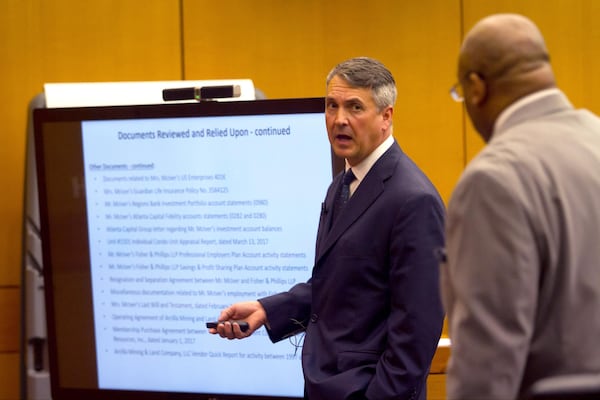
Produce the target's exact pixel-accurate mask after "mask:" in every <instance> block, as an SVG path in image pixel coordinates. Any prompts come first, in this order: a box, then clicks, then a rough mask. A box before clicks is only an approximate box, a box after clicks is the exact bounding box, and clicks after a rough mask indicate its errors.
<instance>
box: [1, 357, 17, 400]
mask: <svg viewBox="0 0 600 400" xmlns="http://www.w3.org/2000/svg"><path fill="white" fill-rule="evenodd" d="M19 393H20V389H19V354H18V353H0V399H3V400H17V399H20V398H21V397H20V394H19Z"/></svg>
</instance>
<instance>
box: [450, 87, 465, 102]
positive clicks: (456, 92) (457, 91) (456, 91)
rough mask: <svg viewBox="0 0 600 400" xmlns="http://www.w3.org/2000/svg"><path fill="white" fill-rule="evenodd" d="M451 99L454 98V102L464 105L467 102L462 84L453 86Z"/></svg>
mask: <svg viewBox="0 0 600 400" xmlns="http://www.w3.org/2000/svg"><path fill="white" fill-rule="evenodd" d="M450 97H452V100H454V101H456V102H457V103H462V102H463V101H464V100H465V95H464V92H463V89H462V86H461V85H460V83H458V82H456V83H455V84H454V85H452V87H451V88H450Z"/></svg>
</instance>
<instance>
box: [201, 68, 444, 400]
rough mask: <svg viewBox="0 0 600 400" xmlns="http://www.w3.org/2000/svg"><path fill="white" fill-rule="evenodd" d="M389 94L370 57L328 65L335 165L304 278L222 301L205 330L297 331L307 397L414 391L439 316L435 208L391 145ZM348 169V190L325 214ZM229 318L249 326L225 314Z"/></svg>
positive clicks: (232, 333) (440, 217) (320, 399)
mask: <svg viewBox="0 0 600 400" xmlns="http://www.w3.org/2000/svg"><path fill="white" fill-rule="evenodd" d="M396 93H397V92H396V86H395V81H394V78H393V77H392V75H391V73H390V71H388V69H387V68H386V67H385V66H384V65H382V64H381V63H380V62H378V61H376V60H373V59H370V58H365V57H361V58H354V59H350V60H347V61H345V62H343V63H341V64H339V65H337V66H336V67H335V68H334V69H333V70H332V71H331V72H330V74H329V75H328V77H327V96H326V112H325V116H326V124H327V131H328V135H329V140H330V143H331V146H332V147H333V150H334V152H335V153H336V154H337V155H338V156H340V157H343V158H345V160H346V161H345V162H346V168H345V170H346V172H345V173H341V174H339V175H338V176H336V177H335V179H334V180H333V182H332V184H331V186H330V187H329V190H328V191H327V196H326V198H325V202H324V203H323V208H322V209H323V212H322V214H321V219H320V222H319V229H318V233H317V243H316V256H315V264H314V268H313V272H312V277H311V279H310V280H309V281H308V282H306V283H301V284H298V285H296V286H294V287H292V288H291V289H290V290H289V291H288V292H284V293H280V294H276V295H273V296H269V297H266V298H262V299H259V300H258V301H250V302H242V303H237V304H234V305H232V306H231V307H228V308H227V309H225V310H223V311H222V312H221V315H220V318H219V320H220V321H223V322H222V323H220V324H219V325H218V326H217V328H215V329H211V330H210V332H211V333H218V334H219V335H221V336H222V337H227V338H229V339H232V338H243V337H246V336H248V335H250V334H252V332H254V331H255V330H256V329H258V328H260V327H261V326H263V325H265V326H266V328H267V332H268V334H269V337H270V338H271V340H272V341H274V342H275V341H278V340H281V339H284V338H286V337H289V336H291V335H294V334H296V333H299V332H302V331H305V332H306V336H305V340H304V346H303V349H302V366H303V371H304V378H305V388H306V396H307V398H309V399H310V400H342V399H374V400H384V399H425V397H426V380H427V374H428V371H429V366H430V363H431V360H432V358H433V355H434V353H435V350H436V346H437V343H438V340H439V337H440V334H441V330H442V323H443V311H442V305H441V300H440V297H439V290H438V282H439V281H438V276H439V275H438V261H437V259H436V257H435V250H436V249H438V248H440V247H442V246H443V230H444V206H443V203H442V201H441V199H440V197H439V195H438V193H437V191H436V190H435V188H434V187H433V185H432V184H431V182H430V181H429V179H427V177H426V176H425V175H424V174H423V173H422V172H421V171H420V170H419V168H418V167H417V166H416V165H415V164H414V163H413V162H412V161H411V160H410V159H409V158H408V157H407V156H406V155H405V154H404V153H403V152H402V150H401V149H400V147H399V146H398V144H397V143H396V142H395V141H394V138H393V136H392V116H393V111H394V108H393V106H394V102H395V100H396ZM350 169H351V170H352V171H351V172H348V171H349V170H350ZM350 173H352V174H353V176H352V179H349V181H351V183H350V185H349V196H350V197H349V199H348V200H347V202H346V204H345V205H344V207H343V208H342V209H341V210H337V209H335V208H336V202H338V201H340V200H338V199H339V196H340V192H343V191H344V190H342V188H341V187H342V186H343V180H344V176H348V175H350ZM342 202H343V201H342ZM237 319H244V320H246V321H247V322H248V323H249V326H250V329H249V330H248V331H246V332H241V330H240V327H239V326H238V324H236V323H233V324H232V323H230V322H228V321H229V320H237Z"/></svg>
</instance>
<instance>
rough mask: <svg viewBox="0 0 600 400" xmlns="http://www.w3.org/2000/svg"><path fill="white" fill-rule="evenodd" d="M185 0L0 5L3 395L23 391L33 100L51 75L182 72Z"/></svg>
mask: <svg viewBox="0 0 600 400" xmlns="http://www.w3.org/2000/svg"><path fill="white" fill-rule="evenodd" d="M179 5H180V1H179V0H128V1H113V0H97V1H92V2H87V1H83V2H82V1H79V0H53V1H45V0H5V1H3V3H2V12H1V13H0V54H2V57H3V58H2V62H1V63H0V88H1V94H2V99H3V104H2V107H1V108H0V120H1V121H2V134H1V135H0V186H1V187H2V196H0V221H1V222H2V223H1V224H0V315H1V316H2V321H1V322H0V399H17V398H18V395H17V393H18V391H19V378H18V374H19V369H18V368H19V353H18V351H19V347H18V343H19V321H20V315H19V311H20V310H18V307H19V305H18V304H19V302H18V300H19V297H20V294H19V292H20V288H19V285H20V279H21V227H22V203H23V183H24V166H25V129H26V120H27V107H28V103H29V101H30V100H31V99H32V98H33V97H34V96H35V95H36V94H38V93H40V92H42V91H43V86H42V85H43V83H45V82H79V81H86V82H87V81H123V80H125V81H126V80H170V79H181V78H182V76H181V71H182V70H181V46H180V43H181V31H180V26H181V25H180V9H179Z"/></svg>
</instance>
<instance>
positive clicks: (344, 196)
mask: <svg viewBox="0 0 600 400" xmlns="http://www.w3.org/2000/svg"><path fill="white" fill-rule="evenodd" d="M355 179H356V176H354V172H352V169H349V170H348V171H346V173H345V174H344V177H343V178H342V187H341V189H340V192H339V196H337V198H336V199H335V203H334V205H333V220H335V219H336V218H337V217H338V215H340V212H341V211H342V209H343V208H344V205H345V204H346V202H347V201H348V199H349V198H350V184H351V183H352V181H354V180H355Z"/></svg>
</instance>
